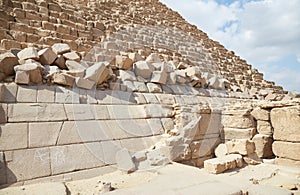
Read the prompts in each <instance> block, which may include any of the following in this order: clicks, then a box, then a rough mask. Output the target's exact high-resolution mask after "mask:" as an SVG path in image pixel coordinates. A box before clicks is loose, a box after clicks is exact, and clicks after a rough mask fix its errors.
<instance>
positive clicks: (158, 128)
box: [147, 118, 165, 135]
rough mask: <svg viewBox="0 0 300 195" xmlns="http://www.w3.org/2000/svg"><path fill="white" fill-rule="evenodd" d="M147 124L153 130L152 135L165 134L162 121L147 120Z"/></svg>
mask: <svg viewBox="0 0 300 195" xmlns="http://www.w3.org/2000/svg"><path fill="white" fill-rule="evenodd" d="M147 122H148V124H149V127H150V129H151V132H152V135H161V134H163V133H164V132H165V130H164V128H163V126H162V124H161V121H160V119H158V118H157V119H155V118H152V119H147Z"/></svg>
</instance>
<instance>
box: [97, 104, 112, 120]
mask: <svg viewBox="0 0 300 195" xmlns="http://www.w3.org/2000/svg"><path fill="white" fill-rule="evenodd" d="M93 109H94V111H95V119H97V120H108V119H110V114H109V112H108V109H107V106H105V105H94V106H93Z"/></svg>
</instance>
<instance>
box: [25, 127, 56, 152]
mask: <svg viewBox="0 0 300 195" xmlns="http://www.w3.org/2000/svg"><path fill="white" fill-rule="evenodd" d="M61 126H62V122H46V123H45V122H43V123H29V147H44V146H54V145H55V144H56V141H57V139H58V135H59V132H60V130H61ZM45 127H46V128H45Z"/></svg>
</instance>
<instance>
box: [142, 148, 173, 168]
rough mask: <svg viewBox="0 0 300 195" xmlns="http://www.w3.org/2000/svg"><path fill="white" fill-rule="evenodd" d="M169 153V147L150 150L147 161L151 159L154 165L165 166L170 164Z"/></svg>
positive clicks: (150, 161) (151, 163)
mask: <svg viewBox="0 0 300 195" xmlns="http://www.w3.org/2000/svg"><path fill="white" fill-rule="evenodd" d="M168 153H169V149H168V147H163V148H158V149H155V150H150V151H148V153H147V161H149V163H150V165H152V166H163V165H166V164H169V163H170V160H169V158H168Z"/></svg>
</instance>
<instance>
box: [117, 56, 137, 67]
mask: <svg viewBox="0 0 300 195" xmlns="http://www.w3.org/2000/svg"><path fill="white" fill-rule="evenodd" d="M132 65H133V60H132V59H130V58H128V57H126V56H121V55H117V56H116V66H117V67H118V68H119V69H123V70H128V69H130V68H131V67H132Z"/></svg>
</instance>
